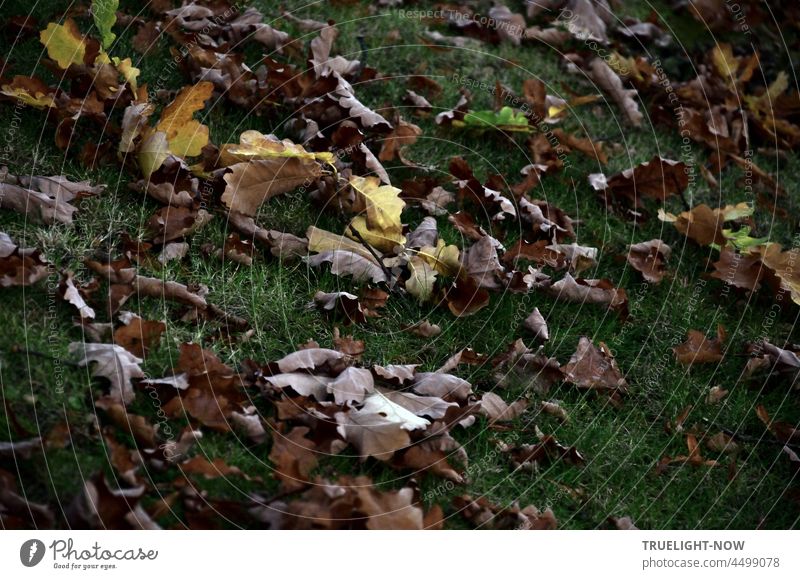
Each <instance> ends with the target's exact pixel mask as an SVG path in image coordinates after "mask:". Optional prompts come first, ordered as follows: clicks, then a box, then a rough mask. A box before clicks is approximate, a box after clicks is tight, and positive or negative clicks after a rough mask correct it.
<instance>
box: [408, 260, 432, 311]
mask: <svg viewBox="0 0 800 579" xmlns="http://www.w3.org/2000/svg"><path fill="white" fill-rule="evenodd" d="M408 271H409V272H410V273H411V277H409V278H408V279H407V280H406V290H407V291H408V293H410V294H411V295H412V296H415V297H416V298H417V299H418V300H419V301H421V302H426V301H428V300H429V299H430V297H431V295H432V294H433V284H434V282H435V281H436V271H435V270H434V269H433V268H431V266H430V265H428V262H427V261H425V260H424V259H422V258H421V257H420V256H418V255H415V256H413V257H412V258H411V259H409V260H408Z"/></svg>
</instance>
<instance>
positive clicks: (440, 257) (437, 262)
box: [419, 239, 461, 277]
mask: <svg viewBox="0 0 800 579" xmlns="http://www.w3.org/2000/svg"><path fill="white" fill-rule="evenodd" d="M419 256H420V257H421V258H422V259H424V260H425V261H427V262H428V263H429V264H430V266H431V267H433V269H435V270H436V271H438V272H439V273H440V274H442V275H446V276H450V277H455V276H456V275H458V272H459V271H460V270H461V261H460V260H459V258H458V256H459V251H458V247H456V246H455V245H447V244H445V242H444V240H443V239H440V240H439V242H438V243H437V245H436V247H431V246H427V247H423V248H422V249H420V251H419Z"/></svg>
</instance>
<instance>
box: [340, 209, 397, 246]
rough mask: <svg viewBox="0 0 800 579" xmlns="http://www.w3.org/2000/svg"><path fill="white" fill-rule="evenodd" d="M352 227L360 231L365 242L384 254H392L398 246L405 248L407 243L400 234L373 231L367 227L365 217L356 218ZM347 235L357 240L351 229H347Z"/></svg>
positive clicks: (351, 223) (352, 222)
mask: <svg viewBox="0 0 800 579" xmlns="http://www.w3.org/2000/svg"><path fill="white" fill-rule="evenodd" d="M350 226H351V227H352V228H353V229H355V230H356V231H358V233H359V234H360V235H361V237H363V238H364V241H366V242H367V243H369V244H370V245H371V246H372V247H374V248H376V249H378V250H380V251H383V252H391V251H393V250H394V248H395V247H397V246H398V245H400V246H403V245H405V243H406V238H405V237H403V235H402V234H401V233H399V232H394V231H381V230H371V229H370V228H369V227H368V226H367V220H366V218H365V217H364V216H363V215H357V216H356V217H354V218H353V220H352V221H351V222H350ZM345 233H347V236H348V237H352V238H355V235H353V234H352V232H351V231H350V227H348V228H347V231H346V232H345Z"/></svg>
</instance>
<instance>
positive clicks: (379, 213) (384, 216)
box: [350, 176, 406, 234]
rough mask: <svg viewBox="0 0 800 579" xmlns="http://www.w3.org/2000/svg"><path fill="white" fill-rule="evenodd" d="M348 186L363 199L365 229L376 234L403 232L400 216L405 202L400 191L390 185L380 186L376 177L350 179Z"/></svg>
mask: <svg viewBox="0 0 800 579" xmlns="http://www.w3.org/2000/svg"><path fill="white" fill-rule="evenodd" d="M350 185H351V186H352V187H353V189H355V191H356V192H357V193H358V194H359V195H361V197H362V198H363V199H364V203H365V204H366V208H367V219H366V223H367V227H369V229H370V230H372V231H373V232H376V233H378V232H379V233H383V234H390V233H397V234H399V233H400V232H402V230H403V225H402V223H401V222H400V214H401V213H402V211H403V207H405V205H406V204H405V201H403V200H402V199H400V193H401V190H400V189H398V188H397V187H392V186H391V185H381V182H380V180H379V179H378V178H377V177H358V176H353V177H350Z"/></svg>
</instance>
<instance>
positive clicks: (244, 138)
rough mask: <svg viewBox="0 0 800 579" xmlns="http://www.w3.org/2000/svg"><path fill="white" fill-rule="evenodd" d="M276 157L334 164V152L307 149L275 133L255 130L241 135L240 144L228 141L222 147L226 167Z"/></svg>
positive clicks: (221, 153) (221, 155)
mask: <svg viewBox="0 0 800 579" xmlns="http://www.w3.org/2000/svg"><path fill="white" fill-rule="evenodd" d="M275 157H298V158H300V159H308V160H315V161H320V162H322V163H327V164H329V165H332V164H333V153H330V152H323V153H314V152H312V151H306V150H305V149H304V148H303V147H302V145H297V144H295V143H293V142H291V141H290V140H288V139H284V140H282V141H281V140H278V138H277V137H275V136H274V135H264V134H262V133H260V132H258V131H254V130H250V131H245V132H243V133H242V134H241V135H239V144H238V145H237V144H235V143H226V144H224V145H222V147H221V148H220V161H221V163H222V164H223V165H224V166H226V167H229V166H231V165H234V164H236V163H240V162H242V161H250V160H254V159H270V158H275Z"/></svg>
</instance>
